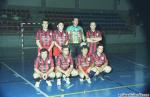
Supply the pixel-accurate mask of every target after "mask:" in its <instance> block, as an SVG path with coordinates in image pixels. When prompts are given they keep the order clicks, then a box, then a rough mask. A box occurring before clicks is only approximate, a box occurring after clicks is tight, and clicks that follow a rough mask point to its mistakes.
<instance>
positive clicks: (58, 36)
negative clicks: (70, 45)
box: [54, 30, 69, 46]
mask: <svg viewBox="0 0 150 97" xmlns="http://www.w3.org/2000/svg"><path fill="white" fill-rule="evenodd" d="M54 34H55V35H54V36H55V41H56V42H57V44H58V45H59V46H62V45H65V44H66V42H67V41H69V36H68V34H67V33H65V31H63V32H60V31H58V30H55V31H54Z"/></svg>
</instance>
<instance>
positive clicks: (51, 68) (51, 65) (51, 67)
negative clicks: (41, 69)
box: [47, 59, 54, 75]
mask: <svg viewBox="0 0 150 97" xmlns="http://www.w3.org/2000/svg"><path fill="white" fill-rule="evenodd" d="M49 67H50V69H49V70H48V71H47V75H48V74H50V73H51V72H53V71H54V62H53V59H51V62H50V64H49Z"/></svg>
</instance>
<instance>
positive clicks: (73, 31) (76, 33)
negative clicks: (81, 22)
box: [66, 25, 85, 43]
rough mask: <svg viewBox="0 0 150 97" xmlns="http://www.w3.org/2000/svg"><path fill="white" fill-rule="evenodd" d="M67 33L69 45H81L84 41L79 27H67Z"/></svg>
mask: <svg viewBox="0 0 150 97" xmlns="http://www.w3.org/2000/svg"><path fill="white" fill-rule="evenodd" d="M66 31H67V33H68V35H69V43H81V41H82V40H83V41H85V37H84V33H83V29H82V27H80V26H73V25H72V26H69V27H67V30H66Z"/></svg>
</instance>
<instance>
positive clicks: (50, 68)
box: [33, 48, 55, 87]
mask: <svg viewBox="0 0 150 97" xmlns="http://www.w3.org/2000/svg"><path fill="white" fill-rule="evenodd" d="M48 54H49V52H48V51H47V49H45V48H42V49H41V50H40V56H38V57H37V59H36V60H35V63H34V74H33V77H34V79H35V87H39V85H40V80H41V79H43V80H46V83H47V84H48V86H52V84H51V79H52V78H54V77H55V73H54V63H53V60H52V58H50V57H49V55H48Z"/></svg>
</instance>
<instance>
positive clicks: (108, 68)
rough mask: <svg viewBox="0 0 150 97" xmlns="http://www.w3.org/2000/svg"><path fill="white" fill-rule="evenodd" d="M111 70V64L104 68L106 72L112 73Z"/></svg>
mask: <svg viewBox="0 0 150 97" xmlns="http://www.w3.org/2000/svg"><path fill="white" fill-rule="evenodd" d="M111 70H112V68H111V67H110V66H106V67H105V68H104V72H106V73H110V72H111Z"/></svg>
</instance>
